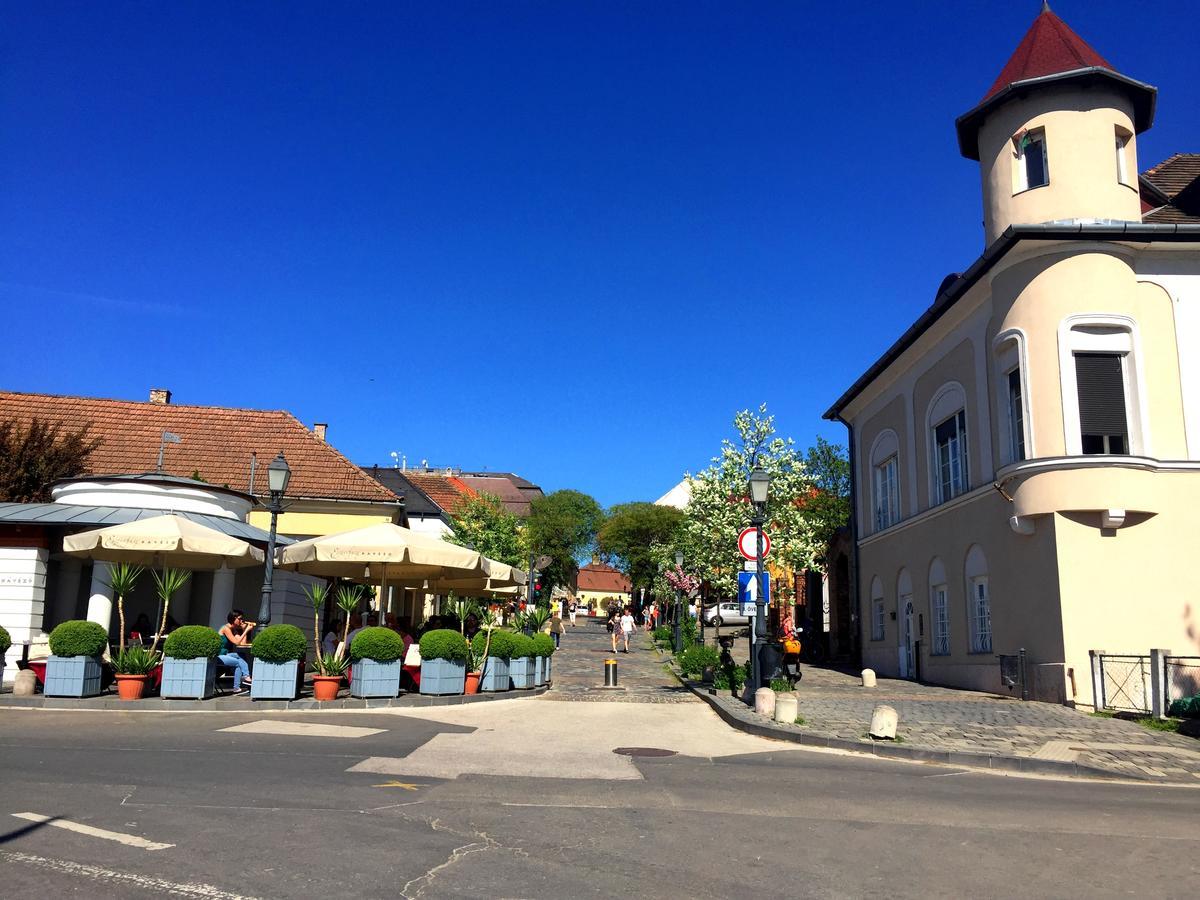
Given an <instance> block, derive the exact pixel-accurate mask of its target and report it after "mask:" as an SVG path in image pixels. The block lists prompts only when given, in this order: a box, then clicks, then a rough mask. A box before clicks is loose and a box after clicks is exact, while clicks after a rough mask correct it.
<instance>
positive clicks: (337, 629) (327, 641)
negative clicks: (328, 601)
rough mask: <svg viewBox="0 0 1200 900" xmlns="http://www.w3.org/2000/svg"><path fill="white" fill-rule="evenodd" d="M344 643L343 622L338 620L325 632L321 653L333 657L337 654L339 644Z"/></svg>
mask: <svg viewBox="0 0 1200 900" xmlns="http://www.w3.org/2000/svg"><path fill="white" fill-rule="evenodd" d="M341 642H342V620H341V619H337V620H336V621H334V622H333V623H332V624H331V625H330V626H329V630H328V631H327V632H325V637H324V638H322V639H321V653H322V654H325V655H327V656H332V655H333V654H334V653H337V648H338V644H340V643H341Z"/></svg>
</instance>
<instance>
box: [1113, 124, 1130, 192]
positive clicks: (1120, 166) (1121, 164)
mask: <svg viewBox="0 0 1200 900" xmlns="http://www.w3.org/2000/svg"><path fill="white" fill-rule="evenodd" d="M1131 140H1133V134H1132V133H1130V132H1129V131H1127V130H1126V129H1124V128H1122V127H1121V126H1120V125H1117V126H1116V145H1117V182H1118V183H1119V184H1128V185H1130V186H1131V187H1132V184H1131V182H1130V180H1129V142H1130V141H1131Z"/></svg>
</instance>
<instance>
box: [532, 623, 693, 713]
mask: <svg viewBox="0 0 1200 900" xmlns="http://www.w3.org/2000/svg"><path fill="white" fill-rule="evenodd" d="M578 622H579V624H578V625H577V626H576V627H574V628H572V627H571V626H570V625H568V626H567V633H566V634H565V635H563V639H562V646H561V647H560V648H559V650H558V652H557V653H556V654H554V672H553V681H554V684H553V688H552V689H551V690H550V691H549V692H548V693H547V694H546V695H545V699H547V700H585V701H598V702H609V703H613V702H616V703H696V702H698V701H697V700H696V698H695V696H693V695H692V693H691V691H689V690H688V689H687V688H686V687H684V686H683V685H681V684H680V683H679V680H678V679H677V678H676V677H675V676H674V675H673V674H671V671H670V667H669V665H668V662H667V657H665V656H663V655H662V654H660V653H659V652H658V651H657V650H655V649H654V646H653V644H652V643H651V641H650V638H649V636H648V635H647V634H646V633H645V632H644V631H637V632H635V633H634V636H633V639H632V640H631V641H630V642H629V652H628V653H621V652H619V651H618V652H617V653H613V652H612V642H611V636H610V635H609V633H608V632H607V631H606V630H605V628H604V619H602V618H600V617H596V618H585V617H583V616H580V617H579V619H578ZM606 659H615V660H616V661H617V672H618V684H619V687H620V688H621V689H620V690H615V691H614V690H604V689H602V688H601V687H600V686H601V685H603V684H604V661H605V660H606Z"/></svg>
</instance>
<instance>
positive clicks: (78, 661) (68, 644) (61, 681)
mask: <svg viewBox="0 0 1200 900" xmlns="http://www.w3.org/2000/svg"><path fill="white" fill-rule="evenodd" d="M107 644H108V633H107V632H106V631H105V630H104V629H103V628H102V627H101V626H100V625H97V624H96V623H95V622H88V621H85V620H82V619H72V620H70V621H68V622H63V623H61V624H59V625H58V626H56V627H55V629H54V630H53V631H52V632H50V658H49V659H48V660H47V661H46V685H45V693H46V696H47V697H95V696H96V695H97V694H99V693H100V656H101V654H103V653H104V648H105V646H106V645H107Z"/></svg>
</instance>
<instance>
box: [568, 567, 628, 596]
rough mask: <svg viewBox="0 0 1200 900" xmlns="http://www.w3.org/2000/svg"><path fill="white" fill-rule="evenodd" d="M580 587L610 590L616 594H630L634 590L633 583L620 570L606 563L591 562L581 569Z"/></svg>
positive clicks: (580, 588)
mask: <svg viewBox="0 0 1200 900" xmlns="http://www.w3.org/2000/svg"><path fill="white" fill-rule="evenodd" d="M578 586H579V587H578V589H579V590H581V591H597V592H599V591H609V592H611V593H614V594H628V593H631V592H632V591H633V585H631V584H630V583H629V579H628V578H626V577H625V575H624V574H623V573H621V572H620V571H619V570H617V569H614V568H613V567H612V566H606V565H605V564H604V563H589V564H588V565H586V566H584V567H582V568H581V569H580V570H579V581H578Z"/></svg>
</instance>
